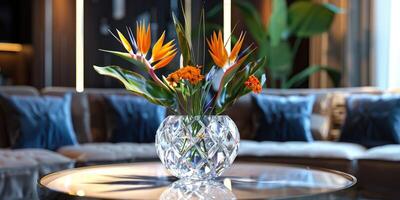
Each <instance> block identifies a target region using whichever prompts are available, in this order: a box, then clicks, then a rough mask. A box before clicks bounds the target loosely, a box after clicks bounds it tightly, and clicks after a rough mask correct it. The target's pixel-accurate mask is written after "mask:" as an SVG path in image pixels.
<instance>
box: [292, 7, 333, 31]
mask: <svg viewBox="0 0 400 200" xmlns="http://www.w3.org/2000/svg"><path fill="white" fill-rule="evenodd" d="M338 10H339V9H338V8H336V7H335V6H334V5H332V4H318V3H314V2H310V1H298V2H295V3H293V4H292V5H291V6H290V7H289V12H288V13H289V14H288V16H289V21H288V22H289V30H290V32H291V33H293V34H295V35H296V36H297V37H310V36H313V35H316V34H320V33H323V32H326V31H328V30H329V28H330V27H331V25H332V22H333V19H334V17H335V14H336V13H337V12H338Z"/></svg>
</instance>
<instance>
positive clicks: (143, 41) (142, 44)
mask: <svg viewBox="0 0 400 200" xmlns="http://www.w3.org/2000/svg"><path fill="white" fill-rule="evenodd" d="M136 40H137V46H138V50H139V52H140V53H142V54H144V55H146V54H147V52H148V51H149V49H150V45H151V29H150V24H149V25H148V26H147V30H146V25H145V22H144V21H142V22H139V23H137V24H136Z"/></svg>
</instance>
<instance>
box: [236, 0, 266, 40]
mask: <svg viewBox="0 0 400 200" xmlns="http://www.w3.org/2000/svg"><path fill="white" fill-rule="evenodd" d="M234 4H235V5H236V6H237V7H238V8H239V10H240V11H241V13H242V16H243V19H244V21H245V23H246V26H247V28H248V29H249V32H250V34H251V35H252V36H253V38H254V39H255V40H256V41H257V42H258V43H259V42H260V41H262V40H263V39H264V38H266V36H267V32H266V30H265V27H264V25H263V24H262V20H261V17H260V14H259V13H258V10H257V8H255V7H254V6H253V5H252V4H251V3H249V2H247V1H243V0H236V1H234Z"/></svg>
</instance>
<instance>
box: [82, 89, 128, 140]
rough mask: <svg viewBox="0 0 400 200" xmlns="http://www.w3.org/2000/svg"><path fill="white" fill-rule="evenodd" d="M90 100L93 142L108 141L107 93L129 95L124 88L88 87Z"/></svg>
mask: <svg viewBox="0 0 400 200" xmlns="http://www.w3.org/2000/svg"><path fill="white" fill-rule="evenodd" d="M85 93H86V95H87V98H88V102H89V110H90V129H91V137H92V142H107V139H108V135H107V104H106V102H105V99H104V97H105V96H106V95H129V94H131V95H132V93H131V92H129V91H127V90H124V89H86V90H85Z"/></svg>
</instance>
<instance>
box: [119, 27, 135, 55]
mask: <svg viewBox="0 0 400 200" xmlns="http://www.w3.org/2000/svg"><path fill="white" fill-rule="evenodd" d="M117 32H118V36H119V39H120V40H121V43H122V45H124V47H125V49H126V50H127V51H128V52H129V53H131V52H132V47H131V44H129V42H128V40H127V39H126V38H125V36H124V35H122V33H121V32H119V30H118V29H117Z"/></svg>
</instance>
